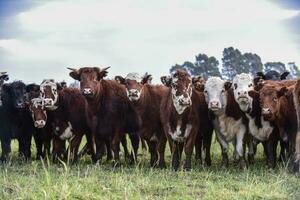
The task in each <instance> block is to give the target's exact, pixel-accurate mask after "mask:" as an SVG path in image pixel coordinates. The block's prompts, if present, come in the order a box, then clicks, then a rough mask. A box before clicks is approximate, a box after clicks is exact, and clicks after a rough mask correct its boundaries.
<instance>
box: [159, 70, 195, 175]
mask: <svg viewBox="0 0 300 200" xmlns="http://www.w3.org/2000/svg"><path fill="white" fill-rule="evenodd" d="M161 81H162V83H163V84H164V85H166V86H167V87H169V92H168V94H167V95H166V96H164V98H163V100H162V103H161V107H160V112H161V120H162V124H163V127H164V132H165V134H166V136H167V138H168V141H169V143H170V145H171V151H172V167H173V169H175V170H177V169H178V168H179V162H180V158H181V154H182V151H183V149H184V151H185V155H186V160H185V164H184V168H185V169H190V168H191V157H192V153H193V148H194V145H195V140H196V137H197V133H198V129H199V114H198V109H199V108H198V107H199V102H200V101H199V93H198V92H197V91H195V90H194V89H193V86H192V78H191V76H190V75H189V74H188V73H187V72H185V71H182V70H177V71H176V72H175V73H174V74H173V75H172V76H171V77H166V76H164V77H161Z"/></svg>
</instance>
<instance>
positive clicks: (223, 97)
mask: <svg viewBox="0 0 300 200" xmlns="http://www.w3.org/2000/svg"><path fill="white" fill-rule="evenodd" d="M204 93H205V98H206V102H207V104H208V108H209V110H211V111H212V112H213V114H214V120H213V123H214V128H215V131H216V135H217V140H218V142H219V143H220V145H221V147H222V156H223V162H222V163H223V165H225V166H226V167H228V155H227V151H228V143H229V142H235V143H236V144H235V151H236V153H237V155H236V156H237V157H238V160H239V166H240V167H241V168H245V167H246V162H245V160H244V153H243V139H244V136H245V134H246V131H247V120H246V117H245V114H244V113H243V112H242V110H241V109H240V107H239V105H238V104H237V102H236V101H235V99H234V94H233V90H232V89H231V83H230V82H228V81H224V80H222V79H221V78H219V77H210V78H209V79H208V80H207V81H206V83H205V88H204Z"/></svg>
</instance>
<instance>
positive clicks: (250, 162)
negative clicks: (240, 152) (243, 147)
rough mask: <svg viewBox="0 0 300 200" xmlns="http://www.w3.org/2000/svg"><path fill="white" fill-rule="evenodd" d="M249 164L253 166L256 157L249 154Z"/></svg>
mask: <svg viewBox="0 0 300 200" xmlns="http://www.w3.org/2000/svg"><path fill="white" fill-rule="evenodd" d="M248 163H249V165H253V164H254V155H249V154H248Z"/></svg>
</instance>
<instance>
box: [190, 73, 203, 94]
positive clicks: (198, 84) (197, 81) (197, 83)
mask: <svg viewBox="0 0 300 200" xmlns="http://www.w3.org/2000/svg"><path fill="white" fill-rule="evenodd" d="M192 82H193V86H194V88H195V89H196V90H197V91H199V92H204V86H205V79H204V78H203V77H202V76H194V77H193V78H192Z"/></svg>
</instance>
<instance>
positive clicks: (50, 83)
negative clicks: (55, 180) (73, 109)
mask: <svg viewBox="0 0 300 200" xmlns="http://www.w3.org/2000/svg"><path fill="white" fill-rule="evenodd" d="M61 89H62V88H61V86H60V85H59V84H57V83H56V82H55V81H54V80H53V79H45V80H43V82H42V83H41V85H40V97H41V98H42V99H43V100H44V106H45V108H46V109H47V110H55V109H57V105H56V104H57V101H58V90H61Z"/></svg>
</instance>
